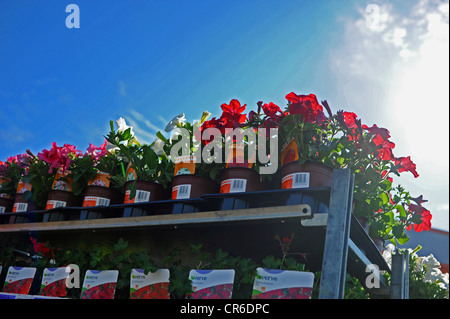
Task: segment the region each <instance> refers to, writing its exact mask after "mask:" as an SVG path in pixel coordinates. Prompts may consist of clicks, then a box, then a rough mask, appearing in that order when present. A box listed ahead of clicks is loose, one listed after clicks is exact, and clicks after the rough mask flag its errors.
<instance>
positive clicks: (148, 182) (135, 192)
mask: <svg viewBox="0 0 450 319" xmlns="http://www.w3.org/2000/svg"><path fill="white" fill-rule="evenodd" d="M116 124H117V131H116V130H115V129H114V123H113V121H111V122H110V127H111V130H110V132H109V134H108V136H106V140H107V141H108V142H109V143H110V145H111V146H112V147H114V148H115V151H116V152H117V155H118V156H119V157H122V158H124V160H125V161H126V163H127V169H126V172H125V178H126V180H125V199H124V203H125V204H130V203H137V202H150V201H157V200H162V199H164V198H165V188H166V187H167V185H168V183H169V182H170V179H171V176H172V175H171V173H170V169H171V167H170V163H169V160H168V158H167V155H166V154H165V153H164V152H163V151H162V152H160V151H158V150H157V152H155V149H156V147H158V145H157V144H156V143H159V142H158V140H157V141H155V142H154V143H153V144H152V145H147V144H141V143H140V142H139V141H138V139H137V138H136V137H135V134H134V132H133V130H132V127H130V126H128V125H127V124H126V122H125V120H124V119H123V118H119V119H118V120H117V121H116Z"/></svg>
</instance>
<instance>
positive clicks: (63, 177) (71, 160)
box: [37, 142, 91, 220]
mask: <svg viewBox="0 0 450 319" xmlns="http://www.w3.org/2000/svg"><path fill="white" fill-rule="evenodd" d="M37 157H38V158H39V159H40V160H41V161H44V162H46V163H47V164H50V168H49V170H48V173H49V174H52V175H54V180H53V182H52V185H51V189H50V190H49V191H48V197H47V201H46V206H45V209H46V210H50V209H53V208H57V207H66V206H69V207H74V206H80V204H81V198H80V193H81V191H82V190H83V188H84V185H82V183H80V182H81V180H79V179H77V180H76V181H74V180H73V172H72V171H73V170H76V166H75V163H76V162H77V161H79V158H80V157H81V151H79V150H77V149H76V147H75V146H73V145H70V144H64V146H58V145H57V144H56V143H55V142H53V143H52V147H51V148H50V149H49V150H47V149H44V150H42V151H41V152H39V153H38V156H37ZM89 164H91V163H89ZM86 174H88V173H87V172H86ZM48 217H49V214H47V215H46V216H44V220H47V219H48Z"/></svg>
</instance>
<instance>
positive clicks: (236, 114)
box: [220, 99, 247, 128]
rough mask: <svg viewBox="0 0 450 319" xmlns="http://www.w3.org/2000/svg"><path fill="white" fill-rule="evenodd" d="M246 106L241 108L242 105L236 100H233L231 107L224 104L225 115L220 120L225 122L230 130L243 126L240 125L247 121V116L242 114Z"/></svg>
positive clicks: (222, 106)
mask: <svg viewBox="0 0 450 319" xmlns="http://www.w3.org/2000/svg"><path fill="white" fill-rule="evenodd" d="M246 105H247V104H244V105H242V106H241V103H240V102H239V101H238V100H236V99H233V100H231V101H230V104H229V105H228V104H225V103H223V104H222V105H221V108H222V111H223V113H222V116H221V117H220V120H222V121H224V126H225V127H229V128H234V127H239V126H241V125H240V124H243V123H244V122H245V120H246V119H247V115H246V114H242V112H244V111H245V106H246Z"/></svg>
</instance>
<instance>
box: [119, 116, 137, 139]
mask: <svg viewBox="0 0 450 319" xmlns="http://www.w3.org/2000/svg"><path fill="white" fill-rule="evenodd" d="M116 123H117V131H118V132H120V133H123V132H125V131H126V130H127V129H129V128H131V130H130V133H131V136H134V133H133V128H132V127H131V126H128V125H127V122H125V119H124V118H123V117H119V119H118V120H117V121H116Z"/></svg>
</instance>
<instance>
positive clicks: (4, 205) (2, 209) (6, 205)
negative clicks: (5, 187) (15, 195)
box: [0, 197, 14, 213]
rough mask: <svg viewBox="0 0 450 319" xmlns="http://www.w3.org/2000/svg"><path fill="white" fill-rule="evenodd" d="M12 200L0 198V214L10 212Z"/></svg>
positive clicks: (12, 204)
mask: <svg viewBox="0 0 450 319" xmlns="http://www.w3.org/2000/svg"><path fill="white" fill-rule="evenodd" d="M13 206H14V200H12V199H9V198H3V197H0V213H9V212H12V209H13Z"/></svg>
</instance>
